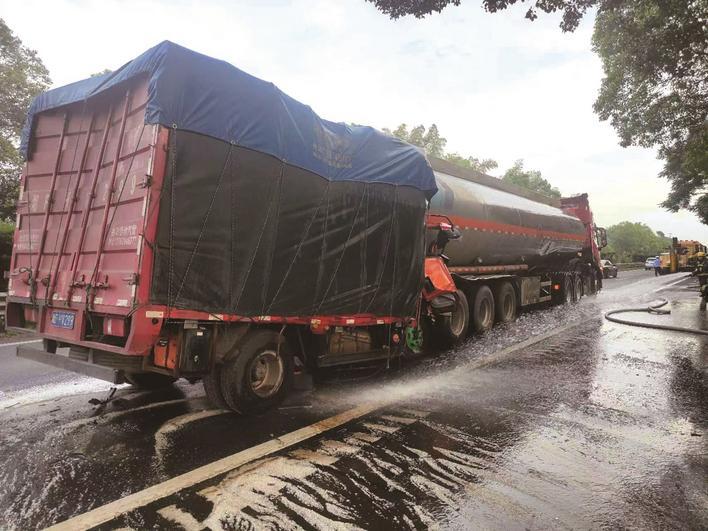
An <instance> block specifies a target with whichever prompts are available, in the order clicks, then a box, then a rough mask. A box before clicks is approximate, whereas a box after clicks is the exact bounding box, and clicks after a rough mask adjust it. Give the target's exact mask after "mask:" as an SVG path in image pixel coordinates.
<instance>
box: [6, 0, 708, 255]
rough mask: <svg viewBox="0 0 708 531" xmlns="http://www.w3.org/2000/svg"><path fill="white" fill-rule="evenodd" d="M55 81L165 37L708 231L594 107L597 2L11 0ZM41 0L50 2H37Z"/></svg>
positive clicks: (601, 211) (299, 92)
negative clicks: (542, 9) (528, 12)
mask: <svg viewBox="0 0 708 531" xmlns="http://www.w3.org/2000/svg"><path fill="white" fill-rule="evenodd" d="M0 8H1V9H2V13H3V18H4V19H5V20H6V22H7V23H8V24H9V25H10V27H11V28H12V29H13V30H14V31H15V32H16V33H17V34H18V35H19V36H20V38H21V39H22V40H23V41H24V42H25V43H26V44H27V45H29V46H31V47H33V48H36V49H37V50H38V52H39V54H40V56H41V57H42V59H43V60H44V61H45V63H46V64H47V66H48V67H49V69H50V71H51V74H52V78H53V80H54V81H55V82H56V83H57V84H65V83H68V82H71V81H75V80H77V79H80V78H83V77H86V76H88V75H90V74H91V73H94V72H99V71H101V70H103V69H104V68H116V67H118V66H120V65H121V64H123V63H124V62H125V61H127V60H129V59H131V58H133V57H135V56H136V55H138V54H139V53H141V52H142V51H144V50H145V49H147V48H149V47H150V46H153V45H155V44H156V43H158V42H160V41H162V40H164V39H170V40H173V41H175V42H178V43H180V44H183V45H185V46H187V47H190V48H193V49H195V50H197V51H200V52H202V53H206V54H209V55H212V56H214V57H218V58H220V59H224V60H226V61H229V62H230V63H232V64H234V65H236V66H238V67H239V68H241V69H243V70H245V71H247V72H249V73H251V74H253V75H256V76H258V77H261V78H263V79H267V80H269V81H273V82H275V83H276V84H277V85H279V86H280V87H281V88H282V89H283V90H284V91H286V92H287V93H289V94H290V95H291V96H293V97H295V98H297V99H299V100H301V101H303V102H305V103H307V104H309V105H311V106H312V107H313V108H314V109H315V110H316V111H317V112H318V113H319V114H320V115H321V116H323V117H325V118H328V119H331V120H336V121H347V122H353V123H362V124H371V125H373V126H375V127H379V128H381V127H395V126H396V125H398V124H399V123H401V122H406V123H408V124H417V123H424V124H430V123H433V122H435V123H437V124H438V126H439V128H440V130H441V132H442V133H443V135H444V136H446V137H447V139H448V148H449V149H450V150H451V151H457V152H460V153H464V154H470V155H474V156H477V157H492V158H494V159H496V160H498V161H499V162H500V165H501V169H500V171H503V169H505V168H507V167H509V166H510V165H511V164H513V161H514V160H516V159H519V158H523V159H524V160H525V161H526V166H527V167H528V168H532V169H538V170H540V171H541V172H542V173H543V175H544V176H545V177H546V178H547V179H548V180H550V181H551V182H552V183H553V184H554V185H556V186H557V187H558V188H560V190H561V191H562V192H564V193H566V194H570V193H580V192H588V193H589V194H590V200H591V204H592V206H593V209H594V211H595V214H596V219H597V220H598V222H599V223H601V224H605V225H610V224H613V223H617V222H619V221H622V220H625V219H626V220H630V221H644V222H646V223H648V224H649V225H650V226H651V227H652V228H654V229H655V230H663V231H665V232H672V233H674V234H676V235H678V236H680V237H681V238H686V239H689V238H695V239H700V240H703V241H707V242H708V227H706V226H705V225H702V224H700V223H699V222H698V221H697V219H696V218H695V216H693V215H691V214H688V213H682V214H678V215H677V214H670V213H667V212H664V211H662V210H661V209H660V208H659V207H658V206H657V205H658V204H659V203H660V202H661V201H662V199H663V198H664V197H665V196H666V193H667V191H668V184H667V183H666V182H665V181H662V180H660V179H658V178H657V177H656V176H657V174H658V172H659V171H660V169H661V162H660V161H657V160H656V156H655V153H654V151H653V150H647V149H639V148H628V149H623V148H621V147H619V145H618V142H617V137H616V135H615V133H614V130H613V129H612V127H611V126H610V125H609V124H607V123H601V122H599V121H598V119H597V116H596V115H595V114H594V113H593V112H592V104H593V102H594V100H595V96H596V94H597V90H598V88H599V84H600V80H601V78H602V69H601V64H600V61H599V59H598V58H597V57H596V56H595V55H594V54H593V53H592V52H591V50H590V36H591V34H592V24H593V20H592V15H591V16H590V17H586V20H584V21H583V23H582V24H581V26H580V28H578V30H577V31H576V32H575V33H573V34H564V33H562V32H561V31H560V29H559V28H558V22H559V17H558V16H545V15H544V16H541V17H539V19H538V20H536V21H535V22H529V21H527V20H526V19H524V13H525V9H524V6H515V7H513V8H511V9H509V10H507V11H505V12H500V13H497V14H489V13H486V12H484V10H483V9H482V7H481V3H480V2H465V3H463V5H462V6H460V7H458V8H450V9H447V10H445V11H444V12H443V13H442V14H441V15H437V16H432V17H428V18H426V19H423V20H418V19H415V18H404V19H399V20H397V21H392V20H390V19H388V18H387V17H386V16H384V15H382V14H381V13H379V12H378V11H377V10H376V9H375V7H374V6H373V5H372V4H370V3H368V2H365V1H364V0H342V1H337V2H333V1H329V0H292V1H288V0H261V1H257V0H248V1H243V0H242V1H239V2H233V1H227V0H221V1H199V2H198V1H192V0H177V1H167V0H145V1H137V0H125V1H122V0H120V1H119V0H100V1H99V0H53V1H52V2H44V1H38V0H24V1H23V2H13V1H6V0H0ZM40 14H41V15H40Z"/></svg>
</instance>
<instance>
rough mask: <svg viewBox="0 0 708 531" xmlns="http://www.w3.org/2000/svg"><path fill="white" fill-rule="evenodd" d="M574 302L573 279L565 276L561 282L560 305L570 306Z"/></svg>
mask: <svg viewBox="0 0 708 531" xmlns="http://www.w3.org/2000/svg"><path fill="white" fill-rule="evenodd" d="M572 300H573V279H572V278H571V276H570V275H564V276H563V280H562V281H561V293H560V298H559V300H558V303H559V304H568V303H569V302H571V301H572Z"/></svg>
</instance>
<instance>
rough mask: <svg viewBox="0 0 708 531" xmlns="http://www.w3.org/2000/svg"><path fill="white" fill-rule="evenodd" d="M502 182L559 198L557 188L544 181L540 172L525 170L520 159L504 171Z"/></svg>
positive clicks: (559, 194)
mask: <svg viewBox="0 0 708 531" xmlns="http://www.w3.org/2000/svg"><path fill="white" fill-rule="evenodd" d="M502 180H504V181H506V182H508V183H511V184H515V185H516V186H520V187H522V188H526V189H527V190H533V191H534V192H538V193H539V194H543V195H546V196H549V197H560V196H561V193H560V191H559V190H558V188H556V187H555V186H553V185H552V184H551V183H549V182H548V181H547V180H546V179H544V178H543V176H542V175H541V172H540V171H538V170H525V169H524V161H523V160H521V159H519V160H517V161H516V162H515V163H514V165H513V166H512V167H511V168H509V169H508V170H506V173H504V176H503V177H502Z"/></svg>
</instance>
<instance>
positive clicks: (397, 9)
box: [366, 0, 617, 31]
mask: <svg viewBox="0 0 708 531" xmlns="http://www.w3.org/2000/svg"><path fill="white" fill-rule="evenodd" d="M366 1H367V2H371V3H372V4H374V5H375V6H376V7H377V8H378V9H379V10H380V11H382V12H383V13H385V14H387V15H388V16H389V17H391V18H393V19H396V18H400V17H404V16H406V15H413V16H414V17H416V18H423V17H425V16H426V15H430V14H431V13H440V12H441V11H442V10H443V9H445V8H446V7H448V6H451V5H452V6H459V5H460V3H461V0H366ZM613 1H617V0H613ZM525 2H526V0H482V5H483V6H484V9H486V10H487V11H488V12H490V13H496V12H497V11H502V10H504V9H506V8H507V7H509V6H512V5H514V4H516V3H525ZM528 3H529V4H531V6H530V7H529V9H528V10H527V11H526V18H527V19H529V20H536V19H537V18H538V11H543V12H544V13H555V12H556V11H560V12H562V13H563V18H562V20H561V23H560V27H561V29H562V30H563V31H573V30H574V29H575V28H577V27H578V24H579V23H580V19H582V18H583V15H584V14H585V12H586V11H587V10H588V9H589V8H590V7H592V6H594V5H595V4H597V3H598V0H531V1H530V2H528Z"/></svg>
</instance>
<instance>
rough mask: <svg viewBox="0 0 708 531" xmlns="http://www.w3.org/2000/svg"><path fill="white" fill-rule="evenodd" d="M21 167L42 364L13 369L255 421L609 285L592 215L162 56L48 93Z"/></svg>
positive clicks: (218, 65)
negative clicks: (191, 390) (359, 370)
mask: <svg viewBox="0 0 708 531" xmlns="http://www.w3.org/2000/svg"><path fill="white" fill-rule="evenodd" d="M21 152H22V154H23V156H24V157H25V160H26V162H25V165H24V170H23V172H22V176H21V186H20V197H19V201H18V210H17V225H16V229H15V234H14V243H13V253H12V258H11V265H10V270H9V271H8V272H7V273H6V276H7V278H8V298H7V307H6V319H7V321H6V322H7V325H8V327H10V328H13V327H15V328H22V329H30V330H34V331H36V332H37V333H39V334H40V335H41V337H42V338H43V348H42V349H37V348H34V347H29V346H27V345H20V346H19V347H18V348H17V355H18V356H20V357H23V358H26V359H31V360H34V361H37V362H40V363H45V364H48V365H52V366H55V367H60V368H63V369H67V370H71V371H75V372H78V373H82V374H86V375H90V376H92V377H95V378H101V379H104V380H107V381H109V382H112V383H115V384H119V383H124V382H128V383H131V384H132V385H134V386H137V387H141V388H147V389H152V388H157V387H161V386H165V385H170V384H171V383H172V382H174V381H175V380H176V379H178V378H184V379H186V380H188V381H189V382H193V383H194V382H198V381H201V382H202V383H203V385H204V389H205V392H206V395H207V397H208V398H209V400H210V401H211V402H212V403H213V404H214V405H215V406H217V407H221V408H227V409H232V410H234V411H238V412H241V413H244V414H249V413H258V412H261V411H264V410H266V409H268V408H272V407H274V406H276V405H277V404H279V403H280V402H281V401H282V400H283V399H284V398H285V396H286V395H287V394H288V393H289V391H290V390H291V389H292V387H293V386H294V385H295V384H296V383H297V381H298V379H301V378H305V377H306V375H308V374H311V373H314V372H316V371H321V370H326V369H327V368H329V367H335V366H350V365H357V366H360V365H361V364H383V365H386V364H388V363H389V362H390V360H391V359H392V358H394V357H398V356H407V355H417V354H419V353H420V352H422V351H425V350H427V347H429V346H430V345H432V344H434V343H437V344H443V345H454V344H457V343H460V342H462V341H464V340H465V339H466V337H467V334H468V332H470V331H475V332H483V331H484V330H486V329H488V328H489V327H490V326H492V324H493V323H494V322H495V321H509V320H511V319H513V318H514V316H515V315H516V313H517V311H518V310H519V308H522V307H525V306H529V305H532V304H554V303H556V304H561V303H565V302H570V301H574V300H578V299H580V297H582V296H583V295H587V294H592V293H594V292H596V291H597V290H598V289H599V287H600V283H601V275H600V274H599V273H600V270H599V265H598V264H599V255H598V253H597V247H598V246H597V243H596V236H597V235H598V234H600V235H601V231H598V230H596V229H595V227H594V225H593V220H592V213H591V212H590V210H589V207H588V202H587V197H586V196H578V197H573V198H568V199H564V200H562V201H561V202H560V203H559V204H557V205H555V204H552V203H549V201H548V200H547V199H545V198H543V197H540V196H535V195H533V194H531V193H530V192H524V191H521V190H518V189H516V188H513V187H510V186H509V185H506V184H504V183H502V182H501V181H499V180H497V179H494V178H492V177H488V176H484V175H481V174H474V173H470V172H466V171H465V170H461V169H460V170H458V169H457V168H455V167H451V166H449V165H446V163H444V161H435V160H434V161H432V162H429V161H428V160H427V159H426V157H425V155H424V154H423V153H422V152H421V151H420V150H419V149H418V148H415V147H414V146H411V145H409V144H407V143H405V142H402V141H401V140H398V139H396V138H393V137H391V136H388V135H385V134H383V133H381V132H379V131H376V130H375V129H373V128H370V127H364V126H352V125H346V124H342V123H334V122H330V121H327V120H323V119H321V118H320V117H319V116H318V115H317V114H315V113H314V111H313V110H312V109H311V108H310V107H308V106H306V105H304V104H302V103H300V102H298V101H296V100H294V99H293V98H291V97H289V96H287V95H286V94H284V93H283V92H281V91H280V90H279V89H278V88H277V87H276V86H275V85H273V84H272V83H268V82H265V81H262V80H260V79H258V78H255V77H253V76H250V75H249V74H247V73H245V72H243V71H241V70H239V69H237V68H235V67H233V66H231V65H230V64H228V63H226V62H223V61H218V60H215V59H213V58H210V57H207V56H204V55H201V54H198V53H196V52H193V51H191V50H188V49H186V48H183V47H181V46H178V45H176V44H173V43H171V42H168V41H165V42H163V43H160V44H159V45H157V46H155V47H154V48H151V49H149V50H147V51H146V52H145V53H143V54H142V55H140V56H139V57H137V58H135V59H133V60H132V61H130V62H128V63H126V64H125V65H123V66H122V67H120V68H118V69H116V70H115V71H113V72H110V73H107V74H104V75H102V76H97V77H92V78H89V79H86V80H83V81H78V82H76V83H73V84H71V85H68V86H66V87H59V88H56V89H53V90H50V91H48V92H46V93H44V94H41V95H40V96H38V97H37V98H36V99H35V100H34V101H33V103H32V105H31V107H30V110H29V113H28V116H27V121H26V125H25V128H24V130H23V134H22V140H21Z"/></svg>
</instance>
